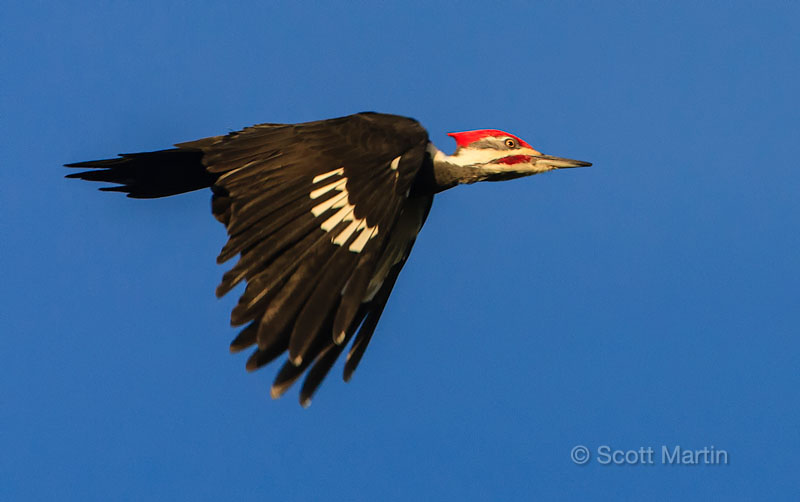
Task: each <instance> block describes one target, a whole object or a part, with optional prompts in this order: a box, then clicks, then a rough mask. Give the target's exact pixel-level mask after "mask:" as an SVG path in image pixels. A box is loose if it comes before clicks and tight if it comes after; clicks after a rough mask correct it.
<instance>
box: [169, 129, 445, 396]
mask: <svg viewBox="0 0 800 502" xmlns="http://www.w3.org/2000/svg"><path fill="white" fill-rule="evenodd" d="M427 143H428V136H427V133H426V131H425V130H424V129H423V128H422V126H420V125H419V123H418V122H416V121H414V120H412V119H408V118H404V117H397V116H391V115H382V114H373V113H362V114H358V115H351V116H348V117H342V118H339V119H332V120H325V121H319V122H309V123H304V124H262V125H257V126H253V127H250V128H247V129H244V130H242V131H240V132H235V133H231V134H229V135H227V136H220V137H214V138H207V139H203V140H199V141H194V142H189V143H183V144H179V145H176V146H177V147H178V148H179V149H189V150H199V151H202V152H203V156H202V162H203V164H204V165H205V166H206V169H207V171H208V172H209V173H211V174H212V175H215V176H218V178H217V180H216V182H215V184H214V186H213V187H212V189H213V191H214V197H213V203H212V208H213V212H214V215H215V216H216V217H217V219H219V220H220V221H221V222H222V223H223V224H225V226H226V227H227V230H228V235H229V240H228V242H227V244H226V245H225V247H224V248H223V249H222V251H221V252H220V255H219V257H218V259H217V261H218V262H219V263H223V262H225V261H227V260H230V259H232V258H234V257H236V256H237V255H238V256H239V259H238V261H237V262H236V264H235V265H234V266H233V268H231V269H230V270H229V271H228V272H227V273H225V275H224V276H223V279H222V282H221V284H220V285H219V287H218V288H217V295H218V296H222V295H224V294H226V293H228V292H229V291H230V290H231V289H232V288H234V287H235V286H236V285H237V284H239V283H241V282H243V281H245V282H246V283H247V287H246V289H245V292H244V294H243V295H242V296H241V298H240V299H239V303H238V305H237V306H236V307H235V308H234V309H233V312H232V314H231V323H232V324H233V325H235V326H237V325H247V326H246V327H245V328H244V329H243V330H242V331H241V332H240V333H239V335H238V336H237V337H236V339H235V340H234V341H233V342H232V343H231V350H232V351H238V350H242V349H244V348H247V347H250V346H252V345H257V348H256V350H255V351H254V352H253V354H252V356H251V357H250V359H249V360H248V362H247V369H248V370H254V369H257V368H259V367H261V366H263V365H265V364H267V363H268V362H270V361H272V360H273V359H275V358H276V357H278V356H279V355H280V354H282V353H283V352H284V351H287V350H288V355H289V361H287V362H286V363H285V364H284V366H283V368H282V369H281V370H280V371H279V373H278V376H277V377H276V379H275V382H274V384H273V386H272V395H273V397H278V396H280V395H281V394H283V393H284V392H285V391H286V390H287V389H288V388H289V386H290V385H291V384H292V383H293V382H294V381H296V380H297V379H298V378H299V377H300V376H301V375H302V374H303V373H304V372H305V371H306V370H307V369H309V368H310V370H309V371H308V375H307V378H306V381H305V384H304V386H303V389H302V391H301V396H300V397H301V403H302V404H304V405H307V404H308V403H310V398H311V396H312V394H313V392H314V391H315V390H316V388H317V386H318V385H319V384H320V383H321V382H322V380H323V378H324V377H325V375H326V374H327V372H328V371H329V370H330V368H331V366H332V365H333V363H334V362H335V360H336V358H337V357H338V355H339V354H340V352H341V351H342V349H343V348H344V346H345V345H346V344H347V342H348V341H349V340H350V339H352V338H353V337H355V342H354V344H353V347H352V349H351V352H350V354H349V355H348V362H347V364H346V367H345V377H346V378H349V376H350V375H351V374H352V371H353V370H354V369H355V366H356V365H357V364H358V361H359V360H360V358H361V355H362V354H363V351H364V348H366V345H367V343H368V342H369V339H370V337H371V335H372V331H373V330H374V328H375V325H376V323H377V321H378V318H379V317H380V315H381V312H382V311H383V307H384V305H385V303H386V300H387V298H388V296H389V293H390V292H391V289H392V286H393V284H394V280H395V279H396V277H397V274H398V273H399V271H400V268H402V266H403V264H404V263H405V259H406V257H407V256H408V253H409V252H410V250H411V246H412V245H413V242H414V238H415V237H416V233H417V232H418V231H419V228H420V227H421V226H422V223H423V222H424V220H425V217H426V216H427V212H428V210H429V208H430V204H431V201H432V198H431V197H430V196H427V197H421V198H414V197H410V196H409V194H410V192H411V185H412V183H413V181H414V179H415V177H416V175H417V173H418V172H419V170H420V169H421V168H423V166H424V164H425V163H426V162H429V160H428V157H427V154H426V147H427ZM359 328H360V329H359Z"/></svg>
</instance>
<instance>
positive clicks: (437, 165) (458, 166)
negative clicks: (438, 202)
mask: <svg viewBox="0 0 800 502" xmlns="http://www.w3.org/2000/svg"><path fill="white" fill-rule="evenodd" d="M428 155H429V156H430V158H431V164H432V166H433V169H432V173H431V174H432V175H433V176H432V177H433V180H432V182H433V185H434V186H435V192H441V191H444V190H447V189H448V188H453V187H454V186H456V185H463V184H471V183H475V182H478V181H487V180H491V179H492V176H493V175H495V174H496V173H495V172H494V171H493V170H490V169H485V168H483V166H482V164H480V163H476V162H475V159H469V158H466V157H460V156H458V155H447V154H446V153H444V152H443V151H441V150H439V149H438V148H436V147H435V146H434V145H433V143H428Z"/></svg>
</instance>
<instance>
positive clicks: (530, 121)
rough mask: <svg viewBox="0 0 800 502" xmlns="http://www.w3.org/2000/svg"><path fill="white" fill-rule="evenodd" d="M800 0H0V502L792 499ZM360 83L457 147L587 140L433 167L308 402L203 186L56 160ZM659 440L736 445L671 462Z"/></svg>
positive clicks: (374, 104)
mask: <svg viewBox="0 0 800 502" xmlns="http://www.w3.org/2000/svg"><path fill="white" fill-rule="evenodd" d="M798 16H800V7H798V6H797V4H794V3H790V2H765V3H762V4H758V5H756V4H754V3H751V2H726V3H724V5H723V4H721V3H717V2H670V3H669V4H666V3H664V4H661V5H659V4H656V3H655V2H618V3H598V2H587V3H579V2H537V3H536V4H535V5H533V4H532V3H529V2H509V3H486V2H456V3H452V4H451V3H447V4H445V3H441V4H436V3H434V4H430V3H428V2H413V1H412V2H398V3H392V2H375V3H366V2H364V3H359V2H349V3H347V4H345V3H341V4H321V5H320V4H316V3H306V4H303V3H295V2H251V3H238V2H220V3H210V2H169V1H159V2H150V1H143V2H106V3H103V4H95V3H91V2H85V3H84V2H35V1H34V2H24V3H23V2H13V3H12V2H4V4H3V16H2V20H0V68H2V71H0V110H1V111H0V135H1V136H2V138H3V148H2V149H0V166H2V169H0V202H1V203H2V208H3V210H2V213H0V214H2V216H0V231H2V235H3V238H2V241H0V258H1V259H2V264H3V265H2V271H3V281H2V287H0V295H1V296H2V310H1V311H0V327H1V328H0V329H1V330H2V333H3V336H2V337H0V367H2V368H3V378H2V379H0V399H1V400H2V406H0V499H3V500H176V499H192V500H219V499H221V498H224V499H231V500H233V499H239V500H274V499H278V498H284V499H286V498H291V499H312V498H319V497H323V496H324V497H325V498H326V499H330V500H376V499H377V500H409V499H415V498H420V497H424V498H427V499H434V500H457V499H459V500H460V499H468V500H469V499H472V500H485V499H488V498H499V497H502V498H504V499H509V500H534V499H540V500H541V499H544V500H554V499H558V500H571V499H574V500H586V499H616V500H619V499H652V500H659V499H663V500H674V499H676V498H677V497H681V498H682V499H685V500H694V499H697V500H707V499H716V500H721V499H728V500H736V499H740V500H756V499H761V500H766V499H770V500H789V499H796V498H797V497H798V495H799V494H800V482H799V481H798V479H800V477H798V476H797V472H798V470H800V461H798V459H797V451H798V449H799V448H800V426H799V425H798V424H800V406H798V399H799V398H800V396H798V388H800V376H799V375H798V373H799V372H798V359H799V358H800V350H799V349H800V343H799V342H798V326H799V325H800V316H799V315H798V296H797V294H798V283H800V263H799V262H798V259H797V251H798V247H799V246H800V228H798V226H799V225H798V223H800V218H798V215H800V202H798V200H799V198H798V194H800V174H798V159H800V141H798V138H800V106H799V105H798V99H797V82H798V80H800V32H798V30H797V26H796V25H797V23H796V20H797V19H798ZM364 110H375V111H382V112H390V113H399V114H403V115H409V116H412V117H415V118H417V119H418V120H420V121H421V122H422V123H423V124H424V125H425V126H426V127H427V128H428V130H429V131H430V134H431V138H432V139H433V140H434V141H435V142H436V143H437V144H438V145H439V146H440V148H443V149H445V150H450V149H452V140H450V139H449V138H447V136H446V135H445V133H447V132H450V131H459V130H467V129H476V128H499V129H503V130H507V131H509V132H512V133H514V134H516V135H518V136H520V137H522V138H523V139H525V140H527V141H528V142H530V143H531V144H532V145H533V146H534V147H536V148H538V149H540V150H542V151H544V152H545V153H550V154H554V155H560V156H565V157H571V158H577V159H583V160H589V161H592V162H594V163H595V166H594V167H591V168H588V169H574V170H568V171H563V172H555V173H548V174H545V175H542V176H536V177H533V178H528V179H523V180H518V181H514V182H507V183H495V184H489V183H485V184H480V185H475V186H470V187H460V188H458V189H455V190H452V191H450V192H446V193H444V194H442V195H441V196H439V197H438V198H437V199H436V201H435V202H434V207H433V210H432V212H431V215H430V217H429V219H428V222H427V224H426V227H425V228H424V229H423V231H422V233H421V235H420V238H419V239H418V242H417V245H416V247H415V249H414V252H413V254H412V257H411V259H410V260H409V263H408V265H407V266H406V268H405V270H404V272H403V274H402V275H401V278H400V280H399V283H398V285H397V287H396V288H395V292H394V294H393V296H392V298H391V300H390V303H389V306H388V308H387V310H386V312H385V314H384V316H383V319H382V321H381V324H380V326H379V328H378V331H377V333H376V337H375V338H374V340H373V342H372V343H371V345H370V347H369V350H368V351H367V354H366V356H365V359H364V361H363V363H362V366H361V367H360V368H359V370H358V371H357V372H356V374H355V376H354V378H353V380H352V381H351V382H350V383H349V384H345V383H343V382H342V381H341V378H340V374H341V365H337V366H336V367H335V368H334V370H333V372H332V374H331V375H330V377H329V378H328V381H327V382H326V383H325V385H323V387H322V389H321V390H320V392H319V394H318V395H317V398H316V399H315V401H314V404H313V405H312V406H311V408H310V409H308V410H303V409H301V408H300V407H299V406H298V404H297V400H296V390H295V391H293V392H290V394H289V395H287V396H286V397H285V398H283V399H281V400H279V401H272V400H270V399H269V397H268V389H269V384H270V382H271V379H272V378H273V376H274V374H275V371H276V368H275V367H274V366H271V367H269V368H267V369H266V370H262V371H259V372H257V373H254V374H247V373H245V371H244V362H245V360H246V356H245V355H230V354H228V350H227V346H228V343H229V341H230V339H231V338H232V337H233V336H234V334H235V331H234V330H232V329H231V328H230V327H229V326H228V315H229V311H230V309H231V307H232V306H233V305H234V304H235V301H236V300H235V298H234V296H230V297H227V298H224V299H223V300H221V301H220V300H216V299H215V297H214V288H215V286H216V284H217V281H218V280H219V278H220V277H221V274H222V272H223V271H224V268H222V267H219V266H217V265H215V263H214V259H215V257H216V254H217V252H218V250H219V248H220V247H221V246H222V245H223V243H224V241H225V234H224V229H223V228H222V226H221V225H219V224H218V223H217V222H216V221H215V220H214V219H213V217H212V216H211V214H210V210H209V194H208V193H207V192H197V193H193V194H188V195H184V196H180V197H174V198H169V199H160V200H153V201H136V200H130V199H126V198H124V197H122V196H119V195H118V194H106V193H99V192H97V191H96V190H95V188H96V187H95V186H92V185H90V184H87V183H81V182H77V181H74V180H65V179H63V178H62V176H63V175H64V174H65V173H66V170H65V169H63V168H61V167H60V166H61V164H63V163H66V162H75V161H79V160H87V159H93V158H104V157H109V156H113V155H115V154H117V153H121V152H134V151H142V150H155V149H161V148H165V147H168V146H170V145H171V144H172V143H176V142H180V141H187V140H192V139H196V138H200V137H205V136H211V135H216V134H221V133H225V132H228V131H231V130H236V129H239V128H241V127H243V126H246V125H250V124H253V123H258V122H301V121H307V120H314V119H320V118H328V117H335V116H340V115H346V114H350V113H354V112H358V111H364ZM576 445H584V446H586V447H587V448H588V449H589V450H590V452H591V453H592V455H593V456H592V458H591V459H590V461H589V462H588V463H587V464H586V465H583V466H578V465H575V464H574V463H573V462H572V461H571V460H570V452H571V450H572V448H573V447H575V446H576ZM603 445H606V446H609V447H610V448H612V449H619V450H623V451H627V450H636V449H639V448H640V447H645V448H646V447H653V448H654V449H655V450H656V456H655V464H654V465H602V464H601V463H599V461H598V460H599V458H598V457H597V448H598V447H600V446H603ZM663 445H667V446H668V447H674V446H676V445H677V446H681V447H683V448H686V449H701V448H703V447H711V446H714V447H715V448H716V449H718V450H719V449H722V450H725V451H727V452H728V454H729V463H728V464H727V465H698V466H686V465H683V466H675V465H661V463H660V460H661V459H660V455H659V452H660V448H661V447H662V446H663Z"/></svg>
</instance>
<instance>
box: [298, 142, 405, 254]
mask: <svg viewBox="0 0 800 502" xmlns="http://www.w3.org/2000/svg"><path fill="white" fill-rule="evenodd" d="M395 161H397V162H399V157H398V158H397V159H395ZM395 161H393V162H392V164H394V163H395ZM334 176H341V179H338V180H336V181H333V182H331V183H328V184H327V185H324V186H322V187H320V188H317V189H315V190H313V191H312V192H311V193H310V194H309V197H311V198H312V199H318V198H320V197H322V196H323V195H325V194H326V193H328V192H330V191H332V190H336V191H338V192H341V193H339V194H337V195H334V196H333V197H331V198H330V199H328V200H326V201H325V202H321V203H319V204H317V205H316V206H314V207H313V208H312V209H311V213H312V214H313V215H314V216H315V217H316V216H319V215H321V214H322V213H324V212H325V211H328V210H329V209H338V211H336V213H334V214H333V216H330V217H329V218H328V219H326V220H325V221H324V222H322V224H321V225H320V228H322V230H324V231H326V232H330V231H331V230H333V229H334V228H336V226H337V225H338V224H339V223H341V222H343V221H349V222H350V223H349V224H348V225H347V226H346V227H345V228H344V230H342V231H341V232H339V234H337V235H335V236H334V237H333V238H332V239H331V242H333V243H334V244H336V245H337V246H343V245H344V244H345V243H346V242H347V241H348V239H350V237H352V236H353V234H355V233H356V232H360V234H358V237H356V239H355V240H354V241H353V242H352V243H351V244H350V247H348V248H347V249H349V250H350V251H353V252H354V253H360V252H361V251H362V250H363V249H364V246H366V245H367V242H369V240H370V239H372V238H373V237H375V236H376V235H378V225H375V226H373V227H371V226H369V225H367V220H366V218H356V217H355V215H354V213H353V212H354V211H355V209H356V206H354V205H353V204H351V203H350V198H349V195H348V193H347V178H345V177H344V168H341V167H340V168H339V169H334V170H333V171H328V172H327V173H323V174H320V175H318V176H315V177H314V179H313V183H314V184H317V183H318V182H320V181H324V180H327V179H328V178H332V177H334Z"/></svg>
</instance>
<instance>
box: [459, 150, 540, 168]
mask: <svg viewBox="0 0 800 502" xmlns="http://www.w3.org/2000/svg"><path fill="white" fill-rule="evenodd" d="M512 155H541V152H537V151H536V150H534V149H532V148H516V149H514V150H495V149H493V148H479V149H469V148H461V149H460V150H458V151H457V152H456V154H455V155H452V156H450V161H451V162H452V161H456V162H457V163H458V164H459V165H462V166H469V165H472V164H486V163H487V162H491V161H492V160H495V159H498V158H500V157H504V156H512ZM500 166H502V164H501V165H500ZM506 167H511V166H509V165H506Z"/></svg>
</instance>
